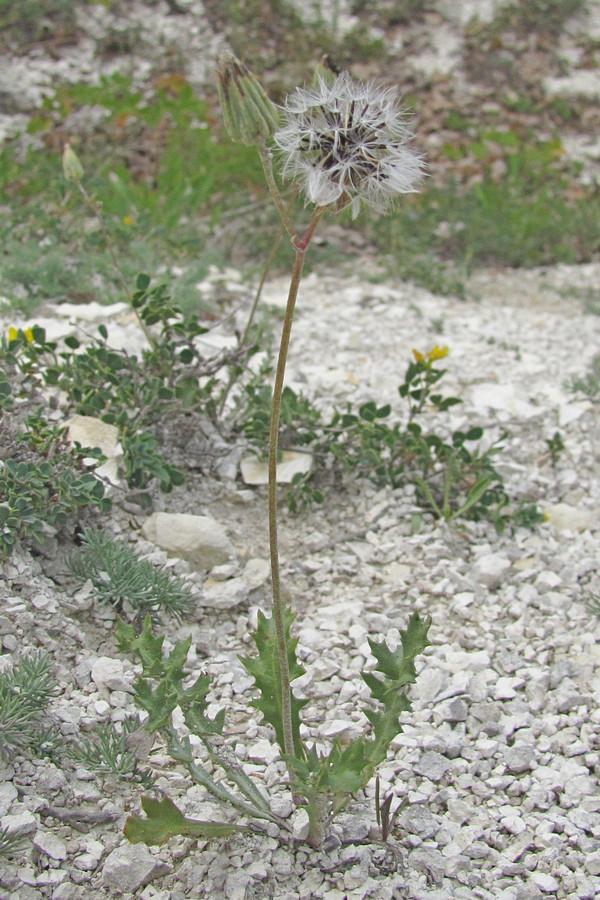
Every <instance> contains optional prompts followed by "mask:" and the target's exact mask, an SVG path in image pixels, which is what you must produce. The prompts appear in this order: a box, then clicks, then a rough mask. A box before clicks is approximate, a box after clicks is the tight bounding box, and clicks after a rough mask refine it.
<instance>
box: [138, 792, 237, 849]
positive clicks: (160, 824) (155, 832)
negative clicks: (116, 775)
mask: <svg viewBox="0 0 600 900" xmlns="http://www.w3.org/2000/svg"><path fill="white" fill-rule="evenodd" d="M142 809H143V810H144V812H145V813H146V818H145V819H142V818H141V817H140V816H129V818H128V819H127V821H126V822H125V827H124V829H123V833H124V835H125V837H126V838H127V840H128V841H130V842H131V843H132V844H140V843H142V844H147V845H148V846H155V845H161V844H166V842H167V841H168V840H169V839H170V838H172V837H174V836H175V835H178V834H180V835H183V836H185V837H192V838H199V839H200V840H210V839H211V838H220V837H227V836H228V835H230V834H233V833H234V832H236V831H249V830H250V829H249V828H248V827H246V826H244V825H230V824H228V823H226V822H204V821H202V820H200V819H188V818H187V817H186V816H184V815H183V813H182V812H181V810H180V809H178V808H177V807H176V806H175V804H174V803H173V801H172V800H170V799H169V798H168V797H163V798H162V799H161V800H154V799H153V798H152V797H142Z"/></svg>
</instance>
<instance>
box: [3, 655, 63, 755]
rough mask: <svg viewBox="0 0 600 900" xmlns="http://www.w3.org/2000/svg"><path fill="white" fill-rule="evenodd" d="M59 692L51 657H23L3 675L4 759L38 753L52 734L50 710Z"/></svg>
mask: <svg viewBox="0 0 600 900" xmlns="http://www.w3.org/2000/svg"><path fill="white" fill-rule="evenodd" d="M55 691H56V681H55V679H54V677H53V675H52V672H51V663H50V659H49V657H48V655H47V654H46V653H44V652H43V651H38V652H35V653H31V654H29V655H27V656H23V657H22V658H21V659H20V660H19V661H18V662H16V663H15V665H14V666H13V667H12V668H11V669H9V670H8V671H5V672H2V673H0V758H1V759H4V760H10V759H12V758H13V757H14V756H17V755H18V754H19V753H25V752H27V751H31V750H35V749H36V748H39V746H40V744H41V743H43V740H44V737H45V736H46V735H47V734H48V733H49V731H48V725H49V719H48V717H47V715H46V708H47V706H48V703H49V702H50V699H51V697H52V696H53V694H54V693H55Z"/></svg>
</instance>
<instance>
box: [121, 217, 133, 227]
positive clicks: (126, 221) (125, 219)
mask: <svg viewBox="0 0 600 900" xmlns="http://www.w3.org/2000/svg"><path fill="white" fill-rule="evenodd" d="M123 222H124V224H125V225H133V219H132V218H131V216H123Z"/></svg>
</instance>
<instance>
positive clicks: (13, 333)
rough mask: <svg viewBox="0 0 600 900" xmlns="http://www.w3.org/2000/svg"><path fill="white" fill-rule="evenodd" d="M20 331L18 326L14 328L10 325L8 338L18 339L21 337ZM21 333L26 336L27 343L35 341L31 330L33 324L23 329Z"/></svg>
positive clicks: (10, 339) (11, 339)
mask: <svg viewBox="0 0 600 900" xmlns="http://www.w3.org/2000/svg"><path fill="white" fill-rule="evenodd" d="M19 331H20V329H19ZM19 331H17V329H16V328H13V326H12V325H10V326H9V329H8V340H9V341H16V339H17V338H18V337H19ZM21 334H22V335H24V336H25V339H26V341H27V343H28V344H31V342H32V341H33V331H32V330H31V326H29V327H28V328H25V329H24V330H23V331H21Z"/></svg>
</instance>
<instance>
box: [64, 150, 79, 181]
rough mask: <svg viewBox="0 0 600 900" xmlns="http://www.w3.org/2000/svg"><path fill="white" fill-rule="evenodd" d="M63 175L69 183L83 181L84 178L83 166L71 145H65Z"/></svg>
mask: <svg viewBox="0 0 600 900" xmlns="http://www.w3.org/2000/svg"><path fill="white" fill-rule="evenodd" d="M62 165H63V173H64V176H65V178H66V179H67V181H75V182H78V181H81V179H82V178H83V166H82V165H81V163H80V162H79V157H78V156H77V154H76V153H75V151H74V150H72V149H71V147H70V145H69V144H65V149H64V151H63V158H62Z"/></svg>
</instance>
